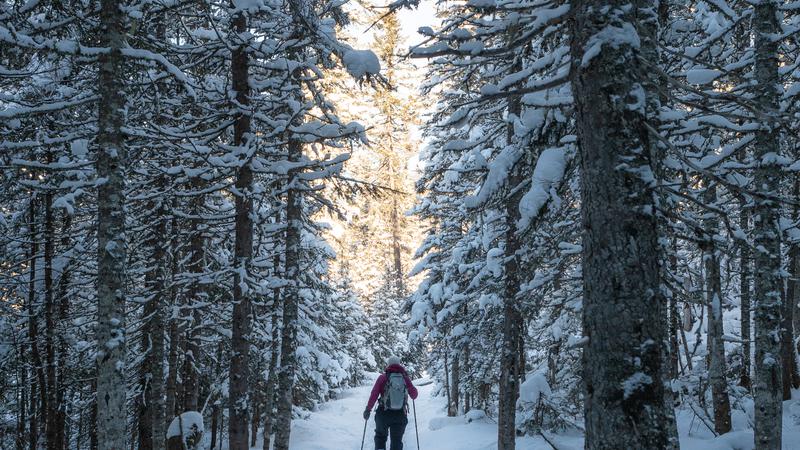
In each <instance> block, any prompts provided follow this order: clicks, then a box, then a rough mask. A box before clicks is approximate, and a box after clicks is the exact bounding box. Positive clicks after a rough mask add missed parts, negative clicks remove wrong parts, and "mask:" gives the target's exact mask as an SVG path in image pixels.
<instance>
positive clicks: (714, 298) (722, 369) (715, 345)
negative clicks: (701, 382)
mask: <svg viewBox="0 0 800 450" xmlns="http://www.w3.org/2000/svg"><path fill="white" fill-rule="evenodd" d="M705 201H706V203H710V204H716V202H717V189H716V186H714V185H710V186H709V187H708V190H707V191H706V194H705ZM712 214H713V213H712ZM703 227H704V228H705V232H706V233H707V235H706V241H705V242H704V243H703V247H704V248H703V251H704V252H705V255H704V262H705V272H706V303H707V304H708V311H709V314H708V342H709V347H710V352H709V356H710V363H709V366H708V379H709V383H710V384H711V397H712V402H713V403H714V431H716V433H717V434H725V433H727V432H729V431H731V403H730V398H729V397H728V382H727V380H726V379H725V374H726V373H727V371H728V370H727V364H726V361H725V342H724V341H723V340H722V336H723V335H724V334H725V331H724V329H723V321H722V278H721V274H720V266H719V265H720V261H719V249H717V246H716V242H715V241H714V236H715V235H716V234H717V232H718V230H719V223H718V220H717V218H716V217H715V216H711V217H709V218H708V219H706V220H705V221H704V224H703Z"/></svg>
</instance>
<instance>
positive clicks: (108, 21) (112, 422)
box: [96, 0, 127, 450]
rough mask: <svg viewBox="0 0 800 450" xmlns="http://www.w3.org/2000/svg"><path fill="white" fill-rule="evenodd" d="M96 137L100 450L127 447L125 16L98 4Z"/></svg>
mask: <svg viewBox="0 0 800 450" xmlns="http://www.w3.org/2000/svg"><path fill="white" fill-rule="evenodd" d="M100 4H101V10H100V22H101V27H102V28H103V33H102V36H101V41H102V47H106V48H110V51H109V52H108V53H104V54H102V55H101V56H100V78H99V81H98V89H99V94H100V102H99V117H98V123H97V125H98V136H97V147H98V152H97V161H96V164H97V178H98V179H102V180H105V182H104V183H102V184H101V185H100V186H99V187H98V188H97V210H98V212H97V322H98V323H97V349H98V350H97V363H98V370H97V435H98V438H99V439H98V448H99V449H100V450H121V449H125V448H127V445H126V441H127V439H126V438H127V434H126V426H127V414H126V410H125V262H126V256H127V248H126V241H125V208H124V204H125V197H124V196H125V178H124V177H125V164H126V159H127V156H126V152H125V144H124V142H123V135H122V131H121V128H122V126H123V125H124V123H125V99H124V97H123V94H122V92H123V89H124V78H123V77H124V76H125V74H124V72H123V60H122V52H121V51H120V49H122V47H124V46H125V33H126V30H125V25H124V20H125V19H124V18H125V12H124V11H123V10H122V9H121V8H120V5H119V2H117V1H114V0H101V3H100Z"/></svg>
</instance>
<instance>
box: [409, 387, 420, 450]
mask: <svg viewBox="0 0 800 450" xmlns="http://www.w3.org/2000/svg"><path fill="white" fill-rule="evenodd" d="M411 404H412V405H413V406H414V434H416V435H417V450H419V428H417V402H416V401H415V400H414V399H413V398H412V399H411Z"/></svg>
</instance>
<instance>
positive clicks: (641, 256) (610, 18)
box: [572, 0, 678, 450]
mask: <svg viewBox="0 0 800 450" xmlns="http://www.w3.org/2000/svg"><path fill="white" fill-rule="evenodd" d="M626 5H627V6H628V7H625V6H626ZM631 6H632V7H631ZM651 6H652V4H651V2H646V1H644V0H636V1H634V2H632V4H631V3H630V2H629V1H627V0H626V1H621V0H620V1H589V0H584V1H577V2H575V3H573V8H574V11H575V20H574V22H573V29H572V32H573V45H572V61H573V64H574V66H573V70H574V73H573V79H572V87H573V89H572V92H573V95H574V97H575V102H576V112H577V129H578V141H579V147H580V157H581V168H582V176H581V200H582V202H581V213H582V217H583V226H584V235H583V280H584V305H583V328H584V336H586V337H588V338H589V342H588V344H587V346H586V348H585V349H584V353H583V370H584V373H583V376H584V390H585V391H584V392H585V400H584V402H585V405H584V410H585V417H586V444H585V448H586V449H587V450H599V449H620V448H636V449H642V450H644V449H659V450H661V449H677V448H678V442H677V439H676V437H677V431H676V430H675V420H674V411H673V409H672V405H671V404H668V402H667V401H666V399H667V393H666V392H665V387H666V386H665V384H666V383H665V382H664V381H665V380H666V373H667V370H668V368H666V367H664V365H665V364H666V361H667V358H666V357H665V352H666V351H667V350H666V344H667V340H668V336H667V331H668V327H667V324H666V320H665V318H666V308H667V305H666V301H665V299H664V297H663V295H662V294H661V291H660V286H661V282H660V270H659V260H660V255H659V252H660V246H659V244H658V223H657V217H656V215H655V202H654V196H655V194H654V192H653V185H652V184H650V183H648V182H646V181H645V180H644V177H642V176H641V173H642V171H644V170H647V171H648V173H650V171H652V173H658V170H657V167H653V164H654V163H655V161H653V160H652V159H651V157H650V156H651V153H652V146H653V145H654V143H653V142H652V141H651V138H649V137H648V136H649V135H650V129H649V128H648V126H647V120H648V118H647V116H646V115H647V113H648V111H647V110H646V108H645V107H644V106H643V105H642V104H641V102H640V97H637V96H636V95H633V94H632V93H631V92H632V90H636V92H637V93H638V94H641V95H643V96H645V97H650V98H652V96H654V95H656V94H655V93H654V92H653V90H652V87H650V90H648V89H647V82H648V80H647V79H646V75H645V74H646V73H648V70H647V69H645V68H644V67H642V65H641V62H640V61H639V59H638V57H639V56H641V55H642V54H644V55H652V54H656V50H655V33H654V32H655V31H656V30H655V27H654V26H653V24H654V23H657V18H656V17H653V14H654V13H655V12H654V11H653V10H652V9H651ZM611 26H613V27H615V28H614V29H625V30H626V36H631V35H632V34H633V33H634V32H635V31H634V29H636V30H638V34H639V38H640V42H641V43H640V45H639V46H634V45H632V43H631V40H628V39H626V40H625V41H620V42H616V43H615V45H613V46H612V45H610V44H608V43H605V44H602V48H601V49H599V53H596V54H595V53H592V52H591V51H590V49H592V48H595V47H593V46H600V45H601V43H597V42H595V43H592V42H591V40H592V39H595V38H596V36H598V33H601V31H602V30H604V29H608V27H611ZM585 51H586V53H584V52H585ZM651 101H652V100H651ZM645 104H646V105H649V104H650V103H649V102H647V103H645ZM649 112H652V113H655V112H654V111H649ZM609 324H614V326H613V327H611V326H609Z"/></svg>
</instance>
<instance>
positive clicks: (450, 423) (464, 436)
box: [256, 375, 583, 450]
mask: <svg viewBox="0 0 800 450" xmlns="http://www.w3.org/2000/svg"><path fill="white" fill-rule="evenodd" d="M375 377H377V375H374V376H372V377H370V382H369V384H368V385H364V386H359V387H357V388H353V389H348V390H346V391H344V392H342V393H341V394H340V396H339V398H338V399H336V400H332V401H330V402H327V403H325V404H323V405H320V407H319V409H318V410H317V411H314V412H313V413H311V416H310V417H309V418H308V419H305V420H295V421H293V422H292V438H291V443H290V445H289V448H290V449H291V450H359V449H360V448H361V435H362V432H363V431H364V420H363V418H362V414H363V411H364V407H365V406H366V404H367V399H368V398H369V392H370V389H371V388H372V382H373V381H374V379H375ZM415 384H418V388H419V398H417V400H416V407H417V422H418V424H419V440H420V449H419V450H494V449H495V448H496V447H497V426H496V424H494V423H492V422H491V421H488V420H487V421H482V422H473V423H469V424H468V423H466V421H465V420H464V417H463V416H462V417H446V416H447V414H446V413H445V399H443V398H440V397H433V396H432V395H431V393H432V391H433V385H432V384H427V385H425V386H419V384H424V383H415ZM432 428H435V429H432ZM374 430H375V422H374V414H373V415H372V416H371V417H370V419H369V423H368V424H367V433H366V438H365V440H364V450H373V449H374V443H373V439H372V438H373V435H374ZM564 439H565V438H564V437H563V436H559V444H558V445H559V449H560V450H578V449H581V448H583V442H582V439H580V438H579V437H576V438H574V442H570V440H569V439H571V438H567V439H568V440H567V441H565V440H564ZM403 442H404V450H418V449H417V444H416V439H415V437H414V416H413V410H412V411H411V412H410V413H409V424H408V427H407V428H406V434H405V438H404V440H403ZM256 448H257V449H259V450H260V449H261V446H260V445H259V446H257V447H256ZM517 449H518V450H550V449H552V447H550V446H549V445H548V444H547V443H545V442H544V441H543V440H542V439H541V438H529V437H526V438H519V439H518V440H517Z"/></svg>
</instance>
